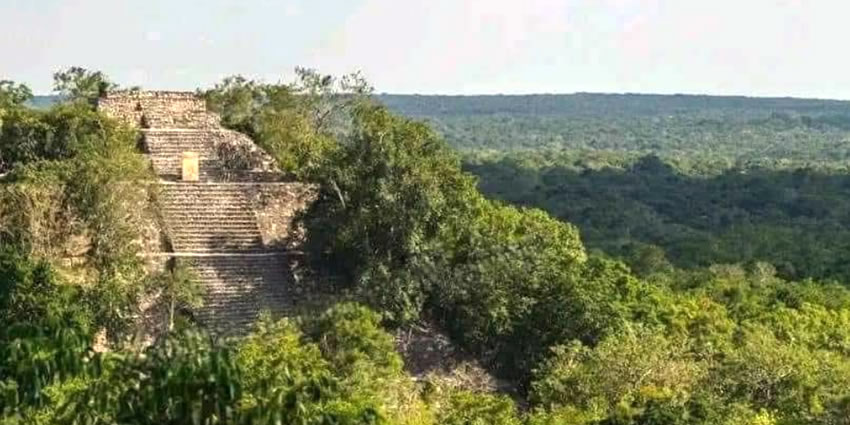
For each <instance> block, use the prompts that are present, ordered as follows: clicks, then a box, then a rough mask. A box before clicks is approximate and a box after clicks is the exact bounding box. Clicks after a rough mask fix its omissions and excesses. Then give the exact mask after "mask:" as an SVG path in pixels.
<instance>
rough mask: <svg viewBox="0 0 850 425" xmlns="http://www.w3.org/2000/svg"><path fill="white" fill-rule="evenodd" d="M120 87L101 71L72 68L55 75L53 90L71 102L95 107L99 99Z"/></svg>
mask: <svg viewBox="0 0 850 425" xmlns="http://www.w3.org/2000/svg"><path fill="white" fill-rule="evenodd" d="M117 88H118V85H117V84H115V83H113V82H112V81H110V79H109V77H108V76H106V74H104V73H103V72H101V71H90V70H88V69H85V68H82V67H78V66H72V67H70V68H68V69H65V70H61V71H58V72H56V73H54V74H53V90H54V91H56V92H57V93H59V94H60V95H61V96H63V97H64V98H65V100H66V101H69V102H84V103H88V104H90V105H92V106H94V105H95V104H96V103H97V99H99V98H100V97H102V96H103V95H105V94H106V93H107V92H109V91H111V90H115V89H117Z"/></svg>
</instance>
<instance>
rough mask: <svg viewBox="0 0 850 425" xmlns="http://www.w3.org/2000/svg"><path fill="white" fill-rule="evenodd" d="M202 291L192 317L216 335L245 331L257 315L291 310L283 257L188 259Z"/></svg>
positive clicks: (285, 264)
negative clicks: (202, 303)
mask: <svg viewBox="0 0 850 425" xmlns="http://www.w3.org/2000/svg"><path fill="white" fill-rule="evenodd" d="M188 264H189V266H190V267H191V268H192V269H193V270H195V271H196V273H197V275H198V278H199V283H200V284H201V285H202V286H203V287H204V288H206V290H207V292H206V294H205V295H204V301H205V302H204V306H203V307H201V308H200V309H199V310H198V311H196V317H197V318H198V320H200V321H201V323H203V324H204V325H206V326H207V327H209V328H210V329H212V330H214V331H215V332H217V333H223V334H227V333H232V332H239V331H245V330H246V328H247V326H248V325H250V324H251V323H253V322H254V321H256V320H257V318H258V316H259V313H260V311H262V310H265V309H267V310H270V311H271V312H272V313H274V314H283V313H285V312H286V311H287V310H288V309H290V308H291V296H290V295H289V294H288V286H289V285H290V283H289V282H291V276H290V274H289V272H288V270H289V268H288V264H287V262H286V259H285V257H284V256H272V255H268V256H223V257H194V258H190V259H188Z"/></svg>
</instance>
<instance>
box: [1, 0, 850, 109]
mask: <svg viewBox="0 0 850 425" xmlns="http://www.w3.org/2000/svg"><path fill="white" fill-rule="evenodd" d="M848 16H850V2H848V1H846V0H583V1H578V0H575V1H573V0H430V1H425V0H144V1H137V0H0V79H4V78H6V79H13V80H16V81H20V82H25V83H27V84H29V85H30V86H31V87H32V88H33V89H34V90H35V91H36V92H38V93H46V92H48V91H49V90H50V85H51V74H52V72H53V71H54V70H56V69H58V68H62V67H67V66H71V65H80V66H84V67H87V68H93V69H100V70H103V71H105V72H106V73H107V74H109V75H110V76H112V78H113V79H114V80H116V81H117V82H119V83H121V84H122V85H125V86H131V85H141V86H143V87H145V88H159V89H194V88H196V87H198V86H205V85H209V84H211V83H213V82H215V81H217V80H218V79H220V78H221V77H223V76H225V75H230V74H235V73H241V74H244V75H248V76H252V77H259V78H263V79H266V80H270V81H277V80H280V79H284V80H289V78H290V76H291V75H292V69H293V68H294V67H295V66H299V65H300V66H308V67H315V68H318V69H319V70H321V71H323V72H328V73H343V72H349V71H355V70H361V71H363V73H364V74H365V75H366V76H367V78H368V79H369V80H370V81H371V82H372V83H373V85H374V86H375V87H376V89H377V91H379V92H393V93H450V94H455V93H457V94H471V93H541V92H550V93H551V92H555V93H569V92H575V91H593V92H652V93H711V94H745V95H780V96H785V95H788V96H806V97H827V98H845V99H850V49H848V48H847V43H848V40H850V20H849V19H848Z"/></svg>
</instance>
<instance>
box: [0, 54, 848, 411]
mask: <svg viewBox="0 0 850 425" xmlns="http://www.w3.org/2000/svg"><path fill="white" fill-rule="evenodd" d="M76 75H78V78H81V77H79V76H85V77H91V75H92V74H89V73H85V72H83V73H81V74H80V73H79V72H77V74H76ZM99 78H102V76H100V77H99ZM59 81H64V80H63V79H61V78H60V79H59ZM70 81H74V78H71V80H70ZM82 81H85V82H86V84H82V83H81V84H80V86H84V87H89V89H86V90H79V92H85V93H89V95H78V94H74V93H75V92H74V91H70V92H69V94H71V95H72V96H71V97H70V98H69V104H66V105H61V106H57V107H55V108H53V109H51V110H49V111H45V112H35V111H31V110H28V109H26V108H24V107H23V106H21V103H22V102H23V101H25V100H26V98H27V96H28V91H27V90H26V89H25V88H23V87H21V86H17V85H14V84H4V85H0V88H2V91H0V102H3V103H0V111H2V112H0V117H2V118H0V119H2V120H3V122H2V133H0V164H2V165H3V167H4V171H8V172H9V174H8V175H7V176H5V177H4V178H3V183H4V184H3V188H4V189H3V190H4V196H11V197H10V198H4V200H3V203H2V204H0V230H2V234H1V235H0V238H2V239H0V240H2V242H3V248H2V249H0V319H2V321H3V323H4V324H8V326H6V327H5V328H4V329H3V330H2V331H0V354H2V355H0V423H2V424H23V423H44V424H48V423H49V424H54V423H59V424H62V423H68V424H81V423H82V424H112V423H127V424H161V423H175V424H177V423H181V424H182V423H198V424H249V423H250V424H279V423H282V424H317V425H318V424H330V423H335V424H379V423H382V424H411V425H413V424H448V425H481V424H496V425H519V424H528V425H543V424H552V425H554V424H659V423H663V424H707V423H708V424H754V425H755V424H838V423H844V421H846V418H847V417H848V415H850V393H848V390H847V388H850V351H849V350H850V348H849V347H850V291H848V289H847V288H846V286H844V285H843V284H838V283H828V282H819V281H815V280H811V279H808V280H802V281H793V280H788V279H790V278H796V276H795V275H793V274H788V273H785V272H784V271H781V273H777V271H776V267H775V266H774V265H773V264H771V263H769V262H764V261H762V260H770V258H763V257H762V256H753V257H751V258H746V261H744V258H741V260H742V261H740V263H741V264H729V263H736V262H737V261H724V262H722V263H721V262H711V263H708V264H702V263H697V264H689V266H691V267H688V268H686V269H682V268H677V267H676V266H678V265H679V264H677V263H676V262H675V261H674V262H673V264H670V262H666V261H662V260H663V256H661V255H657V252H656V251H653V250H651V249H650V250H646V251H645V252H644V251H641V252H643V254H641V255H635V256H634V257H628V256H625V255H624V256H623V257H625V258H626V259H628V260H629V262H630V264H631V265H632V266H633V268H630V267H629V266H627V265H626V264H625V263H623V262H621V261H619V260H617V259H614V258H612V257H611V256H609V254H610V253H605V252H602V251H592V252H588V250H587V249H585V245H584V243H583V242H582V240H581V238H580V234H579V230H578V229H577V228H576V227H575V226H573V225H572V224H569V223H567V222H564V221H560V220H558V219H556V218H553V217H552V216H550V215H548V214H547V213H546V212H543V211H541V210H538V209H534V208H527V207H515V206H511V205H508V204H504V203H502V202H500V201H494V200H490V199H487V198H485V197H484V196H482V195H481V194H480V193H479V192H478V190H477V188H476V183H477V182H476V179H475V178H474V177H473V176H472V175H470V174H468V173H466V172H464V171H463V170H462V169H461V161H460V158H459V157H458V156H457V155H456V154H455V153H454V152H453V151H452V150H451V149H450V148H449V147H448V146H447V145H446V144H445V143H444V142H443V140H442V139H441V138H440V137H439V136H438V135H437V133H435V131H434V130H432V129H431V128H429V127H428V126H427V125H425V124H423V123H420V122H417V121H413V120H410V119H407V118H403V117H400V116H397V115H395V114H393V113H391V112H390V111H388V110H387V109H386V108H384V107H382V106H380V105H377V104H375V103H373V102H372V101H371V99H370V97H369V96H368V94H369V92H370V90H369V88H368V86H367V85H366V84H365V83H364V82H363V81H362V80H361V79H359V78H358V77H356V76H354V77H349V78H347V79H344V80H342V79H341V80H337V79H334V78H332V77H328V76H323V75H320V74H317V73H315V72H312V71H306V70H302V71H301V72H300V78H299V80H298V81H297V82H296V83H294V84H292V85H280V84H265V83H261V82H255V81H250V80H246V79H243V78H239V77H234V78H230V79H226V80H225V81H223V82H222V83H221V84H220V85H218V86H216V87H214V88H212V89H209V90H206V91H203V92H202V94H203V95H204V96H205V98H206V99H207V101H208V103H209V105H210V107H211V108H212V109H213V110H215V111H217V112H219V113H221V115H222V118H223V122H224V123H226V124H227V125H228V126H230V127H231V128H235V129H239V130H241V131H244V132H246V133H248V134H251V135H252V136H253V137H254V138H255V139H256V140H257V142H258V143H259V144H260V145H261V146H263V147H264V148H265V149H266V150H268V152H269V153H270V154H271V155H272V156H273V157H274V158H275V159H276V160H277V162H278V163H279V165H280V166H281V167H282V168H283V169H285V170H286V171H288V172H289V173H291V174H292V175H293V176H297V177H298V178H299V179H304V180H309V181H312V182H316V183H318V184H319V185H320V186H321V194H320V197H319V200H318V201H317V202H316V203H315V204H314V205H313V206H312V208H311V210H310V211H308V212H307V214H305V215H304V217H302V221H303V223H304V225H305V227H306V229H307V237H308V243H309V248H310V250H311V257H312V259H313V261H314V267H317V268H321V269H323V270H332V271H333V272H334V274H336V275H337V276H339V277H340V279H338V280H339V284H338V285H339V288H337V289H338V290H339V291H340V292H341V293H345V294H347V295H349V298H354V299H355V300H356V301H358V302H359V303H358V304H355V303H351V302H346V303H341V304H338V305H335V306H332V307H330V308H329V309H327V310H326V311H323V312H314V313H313V314H310V315H307V316H305V317H301V318H293V319H287V320H283V321H279V322H274V321H271V320H264V321H261V322H260V323H259V324H257V326H256V328H255V329H254V331H253V333H251V334H250V335H248V336H246V337H244V338H241V339H236V340H218V339H216V338H213V337H211V336H209V335H206V334H205V333H204V332H203V330H200V329H197V328H196V327H195V326H194V325H193V324H191V323H187V322H186V321H182V320H180V321H177V322H176V324H175V326H174V329H173V331H172V332H170V333H169V334H168V335H165V336H164V337H163V338H161V339H160V340H158V341H156V342H155V343H154V344H153V345H152V346H150V347H148V348H146V349H144V350H143V351H141V352H140V351H138V349H135V348H134V347H132V346H129V345H128V346H122V345H121V344H118V342H121V341H124V340H126V339H125V338H122V337H126V335H122V333H123V332H126V331H125V330H122V328H121V327H120V326H113V325H114V324H117V323H122V320H124V319H126V318H127V317H128V315H131V314H132V309H133V308H134V306H135V305H137V302H138V300H137V297H138V296H139V294H140V293H141V291H143V290H144V288H146V287H148V285H149V284H150V283H149V282H151V281H153V280H154V279H152V277H150V276H145V275H144V273H142V272H141V270H142V269H141V268H140V266H139V265H138V264H137V263H138V258H137V257H136V256H135V250H136V249H137V245H135V244H134V243H133V241H135V240H136V239H137V238H138V235H137V234H135V233H134V232H133V230H134V229H135V227H133V224H134V223H135V222H134V220H135V218H134V217H135V215H134V214H137V213H139V212H140V211H143V210H142V209H139V208H136V207H135V205H138V204H137V202H144V201H146V199H139V198H137V197H136V196H137V195H134V194H137V193H138V192H136V191H134V190H132V189H133V188H138V185H126V184H125V183H127V182H130V181H132V182H144V181H146V179H149V177H146V176H147V172H146V166H145V165H144V162H143V161H142V160H141V158H140V157H139V155H138V154H137V153H136V152H135V136H134V135H133V134H132V132H131V131H129V130H128V129H126V128H123V127H121V126H120V125H118V124H116V123H114V122H111V121H109V120H108V119H105V118H104V117H102V116H100V115H99V114H98V113H97V112H95V111H92V110H91V107H90V106H88V105H90V104H89V103H88V102H87V101H85V100H83V101H74V99H87V98H89V96H90V95H92V94H93V93H96V91H97V90H99V88H101V87H103V86H104V84H106V83H103V84H93V83H91V80H90V79H89V78H85V79H83V80H82ZM60 87H66V86H60ZM95 89H97V90H95ZM640 164H641V163H640V162H639V163H638V165H640ZM649 165H652V164H651V163H650V164H649ZM473 169H474V170H475V171H476V172H477V173H478V174H479V175H481V176H482V178H483V179H484V180H483V181H482V185H483V187H485V188H486V189H488V192H489V193H497V194H501V195H502V196H503V197H504V198H505V199H508V200H511V201H517V200H515V199H512V198H511V197H510V195H512V193H510V192H509V193H507V194H504V193H503V192H496V191H494V190H493V189H492V186H488V183H490V184H492V181H488V179H490V178H495V177H491V176H493V175H495V176H496V177H498V179H500V180H499V181H506V182H509V183H506V184H513V183H510V182H512V181H513V180H511V178H510V177H505V176H504V175H502V174H496V173H495V172H493V171H489V170H488V169H487V168H485V166H484V165H479V166H477V168H473ZM635 169H640V167H639V166H638V167H637V168H635ZM521 171H522V170H521ZM488 172H489V174H488ZM511 172H512V171H511ZM646 172H647V173H650V174H652V175H656V174H658V173H654V172H651V170H648V171H646ZM547 175H548V174H547ZM662 177H664V176H662ZM662 177H658V180H659V181H656V180H652V179H648V180H649V181H651V182H655V183H656V184H661V182H667V183H670V179H669V178H666V177H665V178H662ZM667 177H669V176H667ZM611 178H614V177H611ZM541 179H542V178H541ZM542 181H545V182H550V180H545V179H542ZM765 184H767V183H765ZM131 186H132V187H131ZM539 189H540V188H538V187H537V186H535V190H539ZM585 190H592V189H588V188H585ZM531 193H535V192H531ZM547 193H548V192H547ZM514 195H515V194H514ZM599 196H601V195H599ZM520 201H524V200H520ZM564 202H569V200H567V201H564ZM522 203H526V204H533V203H532V202H522ZM556 205H557V204H556ZM621 205H622V204H618V203H613V204H611V205H610V206H609V207H608V208H609V209H611V210H612V211H609V213H610V214H615V213H617V211H614V210H616V209H617V208H619V207H621ZM543 206H545V207H547V209H549V210H550V211H553V212H556V213H559V211H558V210H554V209H553V206H552V205H550V204H546V205H543ZM566 211H568V212H569V211H572V210H571V209H569V208H566ZM627 218H628V217H627ZM594 224H595V223H593V222H591V223H590V224H587V223H583V224H582V225H583V226H589V227H586V228H589V229H595V230H599V228H598V227H592V226H593V225H594ZM76 234H85V235H87V236H89V237H90V238H91V239H92V241H93V242H92V243H91V245H90V246H86V247H85V249H84V250H81V252H83V253H84V258H85V261H84V262H83V266H81V267H80V269H81V270H71V271H69V270H67V269H66V266H64V265H63V264H61V262H58V261H56V260H57V259H58V258H59V257H62V255H63V254H64V251H62V249H63V248H62V247H63V246H64V245H65V241H66V240H67V239H70V238H72V237H73V236H74V235H76ZM593 236H594V237H600V238H602V237H603V236H600V235H598V234H597V233H594V234H593ZM615 236H616V235H615ZM593 243H594V244H597V243H599V245H594V246H606V245H604V244H602V243H600V242H595V239H594V242H593ZM612 253H615V252H612ZM682 255H685V256H686V255H688V254H686V253H683V254H682ZM732 260H735V258H732ZM633 269H634V271H633ZM83 270H85V271H83ZM171 279H172V283H174V282H178V281H185V280H186V279H182V278H179V276H177V277H175V276H172V277H171ZM189 280H190V279H189ZM159 282H162V281H161V280H160V281H159ZM177 292H178V291H175V292H174V293H175V294H176V293H177ZM422 321H424V322H429V323H432V324H435V325H437V326H439V327H441V328H442V329H443V330H445V331H446V332H447V333H448V334H449V335H450V336H451V337H452V339H453V341H454V342H455V343H456V344H458V345H459V346H461V347H463V348H464V349H465V350H466V351H467V352H469V353H471V354H473V355H475V356H476V357H477V358H478V359H480V361H481V362H482V363H483V364H485V365H486V366H487V367H488V368H489V369H490V370H491V371H492V372H493V373H495V374H497V375H498V376H499V377H501V378H503V379H506V380H508V381H509V382H511V383H512V384H513V385H514V386H515V387H516V388H517V389H518V394H517V395H516V399H512V398H509V397H507V396H505V395H499V394H495V393H477V392H472V391H468V390H463V389H459V388H453V387H450V386H446V385H441V384H439V383H438V382H437V381H433V380H428V379H426V380H424V381H419V382H416V381H414V380H413V379H412V378H411V377H410V376H409V375H408V374H407V373H406V372H404V369H403V367H402V366H403V365H402V361H401V358H400V357H399V355H398V353H397V352H396V349H395V347H394V344H393V340H392V337H391V336H390V334H389V333H388V332H387V329H388V328H389V329H392V328H396V327H404V326H408V325H410V324H412V323H416V322H422ZM106 326H108V327H109V329H110V332H111V335H113V336H114V338H113V339H114V340H115V341H116V344H114V345H113V346H112V348H113V349H112V350H110V351H107V352H101V353H96V352H94V351H93V349H92V348H93V346H94V336H95V334H96V333H97V332H98V331H100V330H101V329H103V328H104V327H106ZM518 401H519V402H520V403H518ZM518 406H522V409H520V408H519V407H518Z"/></svg>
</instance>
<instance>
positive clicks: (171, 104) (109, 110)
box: [97, 91, 220, 128]
mask: <svg viewBox="0 0 850 425" xmlns="http://www.w3.org/2000/svg"><path fill="white" fill-rule="evenodd" d="M97 107H98V109H99V110H101V111H103V112H104V113H106V114H107V115H108V116H110V117H113V118H116V119H120V120H122V121H124V122H127V123H129V124H131V125H133V126H136V127H141V128H217V127H219V121H220V119H219V117H218V115H216V114H213V113H210V112H208V111H207V107H206V103H205V102H204V100H203V99H201V98H200V97H198V96H197V95H195V94H194V93H191V92H167V91H116V92H111V93H108V94H107V95H106V96H104V97H102V98H100V99H99V100H98V105H97Z"/></svg>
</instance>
